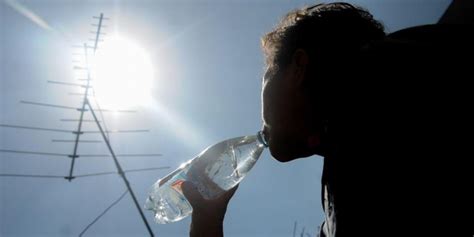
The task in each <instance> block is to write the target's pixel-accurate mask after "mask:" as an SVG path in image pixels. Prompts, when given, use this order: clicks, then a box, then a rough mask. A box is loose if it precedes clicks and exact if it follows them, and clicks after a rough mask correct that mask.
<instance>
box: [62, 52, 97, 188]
mask: <svg viewBox="0 0 474 237" xmlns="http://www.w3.org/2000/svg"><path fill="white" fill-rule="evenodd" d="M84 54H85V59H86V67H87V86H86V91H85V93H84V101H83V102H82V109H81V115H80V117H79V125H78V127H77V132H75V133H76V140H75V142H74V151H73V154H72V156H71V159H72V160H71V168H70V169H69V176H68V177H66V179H67V180H69V182H71V180H72V179H73V178H74V177H73V176H72V172H73V170H74V163H75V161H76V158H77V157H79V156H78V155H77V148H78V146H79V137H80V136H81V134H82V132H81V128H82V121H83V118H84V111H85V108H86V103H87V102H86V101H87V95H88V93H89V87H90V79H91V75H90V70H89V62H88V57H87V45H86V44H84Z"/></svg>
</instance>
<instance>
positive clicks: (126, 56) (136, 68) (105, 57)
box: [91, 36, 153, 110]
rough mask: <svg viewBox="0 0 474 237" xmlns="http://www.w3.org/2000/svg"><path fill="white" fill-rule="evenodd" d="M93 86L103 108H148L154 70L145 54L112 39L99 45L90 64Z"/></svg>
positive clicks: (120, 40)
mask: <svg viewBox="0 0 474 237" xmlns="http://www.w3.org/2000/svg"><path fill="white" fill-rule="evenodd" d="M91 68H92V85H93V88H94V90H95V96H96V99H97V100H98V101H99V103H100V105H101V106H103V107H104V108H108V109H113V110H118V109H126V108H130V107H136V106H148V105H150V104H151V101H152V99H151V98H152V97H151V91H152V86H153V85H152V84H153V83H152V82H153V67H152V63H151V61H150V58H149V57H148V55H147V53H146V51H145V50H144V49H142V48H140V47H139V46H138V45H137V44H135V43H134V42H132V41H130V40H128V39H125V38H122V37H119V36H114V37H111V38H107V39H106V41H105V42H104V43H102V44H101V45H100V47H99V48H98V49H97V52H96V54H95V56H94V58H93V60H92V62H91Z"/></svg>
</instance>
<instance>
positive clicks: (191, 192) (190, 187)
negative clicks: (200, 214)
mask: <svg viewBox="0 0 474 237" xmlns="http://www.w3.org/2000/svg"><path fill="white" fill-rule="evenodd" d="M181 189H182V190H183V194H184V196H185V197H186V199H188V201H189V203H190V204H191V206H193V208H194V206H195V205H197V204H199V203H202V202H203V201H204V198H203V197H202V195H201V193H199V191H198V190H197V188H196V186H195V185H194V184H193V183H191V182H189V181H184V182H183V184H182V185H181Z"/></svg>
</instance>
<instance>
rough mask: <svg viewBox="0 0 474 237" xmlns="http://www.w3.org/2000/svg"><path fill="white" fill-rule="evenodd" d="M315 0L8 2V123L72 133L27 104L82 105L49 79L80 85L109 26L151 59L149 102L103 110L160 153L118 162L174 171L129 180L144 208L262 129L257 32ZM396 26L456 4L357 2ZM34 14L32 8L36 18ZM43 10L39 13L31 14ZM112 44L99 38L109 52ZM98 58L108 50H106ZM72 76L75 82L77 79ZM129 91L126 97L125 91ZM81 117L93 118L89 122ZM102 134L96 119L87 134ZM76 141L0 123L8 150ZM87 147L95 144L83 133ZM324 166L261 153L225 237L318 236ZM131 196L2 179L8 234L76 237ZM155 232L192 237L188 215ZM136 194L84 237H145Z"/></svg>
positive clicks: (60, 149) (103, 184)
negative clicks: (97, 27)
mask: <svg viewBox="0 0 474 237" xmlns="http://www.w3.org/2000/svg"><path fill="white" fill-rule="evenodd" d="M313 2H314V1H309V0H308V1H296V0H256V1H249V0H242V1H236V0H235V1H224V0H219V1H217V0H216V1H211V0H207V1H205V0H202V1H201V0H194V1H191V0H189V1H181V0H169V1H160V0H157V1H151V0H150V1H145V0H138V1H120V0H116V1H112V0H110V1H93V0H88V1H73V0H65V1H60V0H54V1H53V0H44V1H41V0H28V1H26V0H23V1H20V0H18V1H13V0H7V1H0V62H1V64H0V109H1V110H0V124H11V125H23V126H36V127H48V128H60V129H69V130H73V129H75V128H76V127H77V124H75V123H71V122H69V123H65V122H61V121H60V119H64V118H78V115H79V113H78V112H77V111H69V110H62V109H56V108H46V107H37V106H32V105H27V104H21V103H20V101H21V100H28V101H36V102H43V103H52V104H61V105H69V106H79V105H80V98H79V97H75V96H70V95H68V93H69V92H77V90H75V89H74V88H71V87H64V86H59V85H53V84H48V83H47V82H46V81H47V80H56V81H68V82H75V81H74V80H75V78H77V75H76V73H75V72H74V71H73V69H72V67H73V66H72V65H73V63H72V59H73V55H72V53H73V52H74V49H73V48H71V47H70V46H71V45H74V44H82V43H84V42H87V40H88V38H91V37H92V35H91V34H89V31H90V30H93V27H92V26H91V25H90V24H91V23H93V22H94V20H93V19H92V16H94V15H98V14H100V13H104V14H105V16H106V17H109V18H110V21H109V22H107V25H108V27H107V28H106V32H107V33H109V34H111V33H114V32H115V33H118V34H120V35H121V36H122V37H125V38H128V39H130V40H133V41H134V42H136V43H137V44H139V45H140V47H142V48H143V49H145V50H146V51H147V52H148V54H149V56H150V58H151V61H152V63H153V67H154V71H155V75H154V78H153V79H154V81H153V84H154V87H153V88H154V89H153V93H152V95H153V104H152V105H151V106H149V107H143V108H137V109H138V110H139V112H138V113H135V114H119V115H116V114H104V116H105V120H106V122H107V126H108V127H109V128H110V129H151V132H149V133H138V134H116V135H115V134H114V135H111V142H112V146H113V147H114V149H115V151H116V153H162V154H163V156H162V157H158V158H156V157H153V158H151V157H123V158H120V161H121V162H122V166H123V167H124V169H138V168H147V167H157V166H170V167H171V169H168V170H163V171H147V172H142V173H129V174H128V175H127V176H128V177H129V179H130V182H131V184H132V186H133V189H134V191H135V193H136V195H137V197H138V199H139V201H140V202H141V204H143V203H144V201H145V198H146V195H147V192H148V189H149V187H150V186H151V185H152V184H153V183H154V182H155V181H156V180H157V179H159V178H160V177H162V176H163V175H166V174H167V173H169V172H171V171H172V170H173V169H175V168H176V167H177V166H179V164H180V163H182V162H184V161H186V160H188V159H190V158H192V157H193V156H194V155H196V154H198V153H199V152H200V151H201V150H202V149H204V148H205V147H207V146H208V145H211V144H213V143H215V142H218V141H220V140H223V139H226V138H230V137H235V136H241V135H248V134H255V133H256V132H257V131H258V130H259V128H260V126H261V122H260V89H261V83H260V78H261V77H262V72H263V68H264V64H263V58H262V55H261V52H260V37H261V36H262V35H263V34H264V33H265V32H267V31H269V30H271V28H272V27H273V26H274V25H275V24H276V22H277V21H278V19H279V18H280V17H281V16H282V15H284V14H285V13H286V12H288V11H289V10H292V9H294V8H297V7H301V6H304V5H307V4H311V3H313ZM349 2H351V3H356V4H360V5H361V6H363V7H365V8H367V9H369V10H370V11H372V12H373V14H374V16H375V17H376V18H377V19H379V20H381V21H382V22H383V23H384V24H385V26H386V28H387V31H389V32H393V31H396V30H398V29H401V28H404V27H409V26H413V25H418V24H429V23H434V22H436V21H437V19H438V18H439V17H440V16H441V14H442V12H443V11H444V9H445V8H446V7H447V5H448V4H449V2H450V1H449V0H398V1H396V0H385V1H380V0H358V1H349ZM28 10H29V11H28ZM32 12H33V13H34V14H33V15H32V14H31V13H32ZM106 43H107V40H105V41H104V44H106ZM99 50H100V49H99ZM76 82H77V81H76ZM124 96H129V95H124ZM90 118H91V116H90V115H86V119H90ZM84 129H87V130H94V129H96V128H95V127H94V124H92V123H87V124H85V128H84ZM73 138H74V137H73V135H72V134H61V133H50V132H43V131H30V130H19V129H11V128H5V127H0V149H10V150H27V151H41V152H56V153H67V154H70V153H72V149H73V145H72V144H71V143H53V142H51V140H52V139H73ZM83 138H84V139H100V137H99V136H98V135H87V137H86V135H84V137H83ZM79 153H80V154H98V153H101V154H106V153H107V150H106V149H105V145H104V144H81V145H80V147H79ZM321 165H322V159H321V158H320V157H316V156H315V157H311V158H308V159H304V160H298V161H294V162H290V163H285V164H282V163H278V162H277V161H275V160H273V159H272V158H271V156H270V155H269V153H268V151H265V153H264V154H263V156H262V157H261V160H260V161H259V162H258V163H257V165H256V166H255V168H254V169H253V170H252V171H251V172H250V173H249V175H248V177H247V178H246V179H245V180H244V181H243V182H242V184H241V185H240V188H239V190H238V191H237V193H236V194H235V196H234V198H233V199H232V202H231V204H230V206H229V209H228V212H227V216H226V220H225V234H226V236H292V233H293V225H294V222H295V221H297V222H298V233H300V232H301V229H302V228H303V227H305V230H306V232H307V233H310V234H311V235H313V236H314V235H315V234H316V230H317V227H318V225H319V224H320V223H321V221H322V217H323V212H322V210H321V204H320V177H321V168H322V167H321ZM69 167H70V159H68V158H63V157H39V156H34V155H26V154H12V153H1V152H0V173H2V174H5V173H10V174H42V175H64V176H66V174H67V173H68V172H69ZM107 171H115V166H114V164H113V162H112V159H111V158H110V157H98V158H88V157H82V158H80V159H78V160H77V162H76V167H75V171H74V173H75V174H86V173H94V172H107ZM124 190H125V186H124V184H123V181H122V180H121V179H120V177H119V176H118V175H108V176H98V177H88V178H79V179H76V180H73V182H70V183H69V182H67V181H66V180H64V179H32V178H12V177H0V236H2V237H3V236H77V235H78V234H79V233H80V232H81V231H82V229H83V228H84V227H85V226H86V225H87V224H88V223H90V222H91V221H92V220H93V219H94V218H95V217H96V216H97V215H98V214H99V213H100V212H102V211H103V210H104V209H105V208H106V207H107V206H108V205H109V204H110V203H112V202H113V201H114V200H115V199H117V198H118V197H119V196H120V195H121V194H122V193H123V191H124ZM145 214H146V216H147V218H148V220H149V222H150V223H151V225H152V228H153V231H154V233H155V234H156V236H186V235H187V233H188V226H189V222H190V219H189V218H187V219H185V220H183V221H181V222H178V223H173V224H168V225H158V224H155V223H153V219H152V213H151V212H149V211H145ZM146 235H147V232H146V229H145V227H144V225H143V223H142V221H141V219H140V217H139V214H138V212H137V210H136V209H135V206H134V205H133V203H132V200H131V198H130V197H129V196H128V195H127V196H126V197H125V198H124V199H123V200H122V201H121V202H120V203H119V204H118V205H116V206H115V207H114V208H113V209H111V210H110V211H109V212H108V213H107V214H106V215H105V216H103V217H102V219H100V221H99V222H97V223H96V224H95V225H94V226H92V227H91V228H90V229H89V230H88V232H87V233H86V235H85V236H146Z"/></svg>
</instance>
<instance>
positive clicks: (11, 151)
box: [0, 149, 69, 157]
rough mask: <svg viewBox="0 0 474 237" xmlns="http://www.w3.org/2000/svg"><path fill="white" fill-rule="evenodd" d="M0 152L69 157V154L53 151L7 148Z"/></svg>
mask: <svg viewBox="0 0 474 237" xmlns="http://www.w3.org/2000/svg"><path fill="white" fill-rule="evenodd" d="M0 152H6V153H20V154H29V155H41V156H63V157H68V156H69V155H68V154H62V153H51V152H38V151H20V150H7V149H0Z"/></svg>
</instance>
